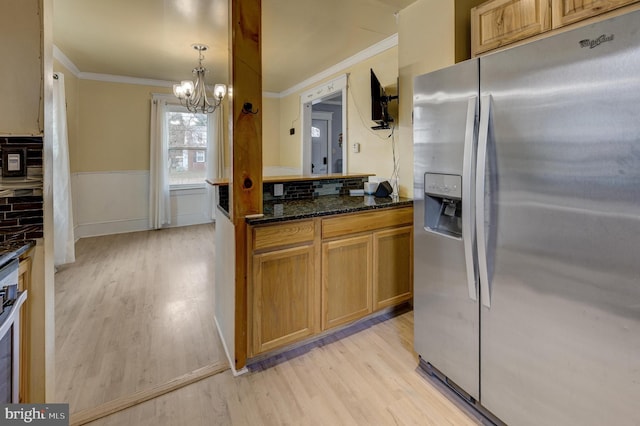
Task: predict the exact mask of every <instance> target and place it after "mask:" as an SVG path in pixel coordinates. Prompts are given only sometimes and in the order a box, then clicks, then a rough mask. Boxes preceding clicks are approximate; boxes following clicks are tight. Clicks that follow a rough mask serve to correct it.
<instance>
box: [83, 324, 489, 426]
mask: <svg viewBox="0 0 640 426" xmlns="http://www.w3.org/2000/svg"><path fill="white" fill-rule="evenodd" d="M412 348H413V312H408V313H405V314H402V315H400V316H397V317H395V318H391V319H388V320H386V321H380V322H378V323H377V324H375V325H373V326H371V327H369V328H366V329H364V330H361V331H360V332H358V333H355V334H351V335H349V334H348V333H347V332H345V333H340V334H338V335H337V336H335V338H331V339H327V340H325V341H324V343H322V344H318V345H314V346H313V347H312V348H311V349H309V350H308V351H294V352H291V353H285V354H282V355H281V356H279V357H277V358H273V359H271V360H268V361H265V362H264V363H262V364H259V365H257V366H254V368H253V369H252V371H251V372H250V373H248V374H246V375H243V376H240V377H233V376H232V374H231V373H230V372H229V371H226V372H224V373H221V374H218V375H216V376H213V377H210V378H207V379H205V380H202V381H200V382H197V383H194V384H192V385H190V386H188V387H184V388H181V389H179V390H177V391H174V392H171V393H169V394H166V395H163V396H160V397H158V398H156V399H154V400H151V401H148V402H145V403H142V404H140V405H137V406H135V407H132V408H129V409H127V410H124V411H120V412H118V413H115V414H113V415H111V416H108V417H104V418H102V419H99V420H97V421H95V422H92V423H90V425H93V426H110V425H189V426H192V425H437V426H442V425H478V424H481V422H480V421H479V420H477V419H475V418H472V417H470V416H469V415H468V414H467V413H466V412H465V411H463V410H461V409H460V408H459V407H458V406H457V404H455V403H453V402H452V401H451V400H449V399H448V398H447V397H446V396H445V395H444V394H443V393H441V392H440V390H439V389H438V386H436V385H434V384H433V383H432V382H431V381H430V380H427V379H426V378H425V377H424V375H423V373H422V372H421V371H419V370H418V369H417V368H416V366H417V364H418V359H417V356H416V354H415V353H414V352H413V349H412ZM255 367H257V368H255Z"/></svg>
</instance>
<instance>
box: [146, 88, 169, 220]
mask: <svg viewBox="0 0 640 426" xmlns="http://www.w3.org/2000/svg"><path fill="white" fill-rule="evenodd" d="M166 106H167V102H166V100H164V99H159V98H154V99H152V100H151V150H150V151H151V158H150V161H149V164H150V168H151V170H150V176H149V226H150V227H151V228H153V229H159V228H162V227H164V226H167V225H169V224H171V196H170V193H169V150H168V142H167V135H168V132H167V131H166V130H167V129H166V128H165V127H166V120H164V114H165V110H166Z"/></svg>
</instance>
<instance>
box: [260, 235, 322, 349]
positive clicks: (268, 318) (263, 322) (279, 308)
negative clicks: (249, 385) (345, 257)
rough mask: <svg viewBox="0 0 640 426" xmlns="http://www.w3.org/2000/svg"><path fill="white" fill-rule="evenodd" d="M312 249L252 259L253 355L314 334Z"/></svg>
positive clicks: (304, 248)
mask: <svg viewBox="0 0 640 426" xmlns="http://www.w3.org/2000/svg"><path fill="white" fill-rule="evenodd" d="M314 261H315V259H314V247H313V246H303V247H295V248H290V249H285V250H276V251H272V252H267V253H263V254H258V255H254V256H253V280H252V285H253V288H252V300H253V302H252V303H253V306H252V322H253V327H252V334H253V354H258V353H261V352H265V351H268V350H271V349H274V348H277V347H280V346H283V345H286V344H288V343H292V342H295V341H297V340H300V339H302V338H304V337H307V336H310V335H312V334H313V333H314V332H315V321H314V312H315V309H314V307H315V304H316V303H317V302H316V301H315V297H314V294H315V288H316V287H315V285H314V276H315V274H314Z"/></svg>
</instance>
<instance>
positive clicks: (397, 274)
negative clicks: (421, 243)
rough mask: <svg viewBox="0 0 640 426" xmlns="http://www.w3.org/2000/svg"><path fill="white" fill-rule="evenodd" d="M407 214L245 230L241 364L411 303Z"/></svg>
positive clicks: (399, 212) (409, 214)
mask: <svg viewBox="0 0 640 426" xmlns="http://www.w3.org/2000/svg"><path fill="white" fill-rule="evenodd" d="M412 223H413V208H412V207H403V208H396V209H380V210H375V211H366V212H362V213H353V214H345V215H335V216H327V217H324V218H315V219H308V220H300V221H286V222H281V223H276V224H265V225H258V226H251V227H249V234H248V235H249V238H248V253H249V258H248V259H247V262H248V264H247V268H248V271H247V274H248V289H247V292H248V293H247V296H248V303H249V306H248V308H249V309H248V318H247V319H248V324H249V327H248V343H249V345H248V346H249V348H248V349H249V351H248V352H249V357H253V356H256V355H259V354H262V353H264V352H268V351H271V350H274V349H277V348H280V347H283V346H286V345H290V344H292V343H295V342H298V341H300V340H303V339H306V338H308V337H310V336H312V335H314V334H318V333H319V332H320V331H323V330H329V329H331V328H334V327H337V326H340V325H345V324H348V323H350V322H352V321H356V320H358V319H360V318H363V317H365V316H367V315H369V314H371V313H372V312H374V311H376V310H379V309H383V308H386V307H389V306H393V305H396V304H399V303H402V302H404V301H407V300H410V299H411V298H412V296H413V226H412Z"/></svg>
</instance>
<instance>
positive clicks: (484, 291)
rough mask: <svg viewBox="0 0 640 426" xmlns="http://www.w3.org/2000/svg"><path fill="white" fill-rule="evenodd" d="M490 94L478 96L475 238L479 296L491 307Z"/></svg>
mask: <svg viewBox="0 0 640 426" xmlns="http://www.w3.org/2000/svg"><path fill="white" fill-rule="evenodd" d="M490 116H491V95H483V96H482V97H481V98H480V126H479V129H478V160H477V163H478V165H477V167H476V230H477V232H476V238H477V242H478V272H479V274H480V296H481V300H482V304H483V305H484V306H486V307H487V308H490V307H491V283H490V282H489V272H488V264H487V237H486V235H487V234H486V229H485V227H486V226H485V218H484V216H485V210H484V209H485V173H486V169H487V144H488V140H489V118H490Z"/></svg>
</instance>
